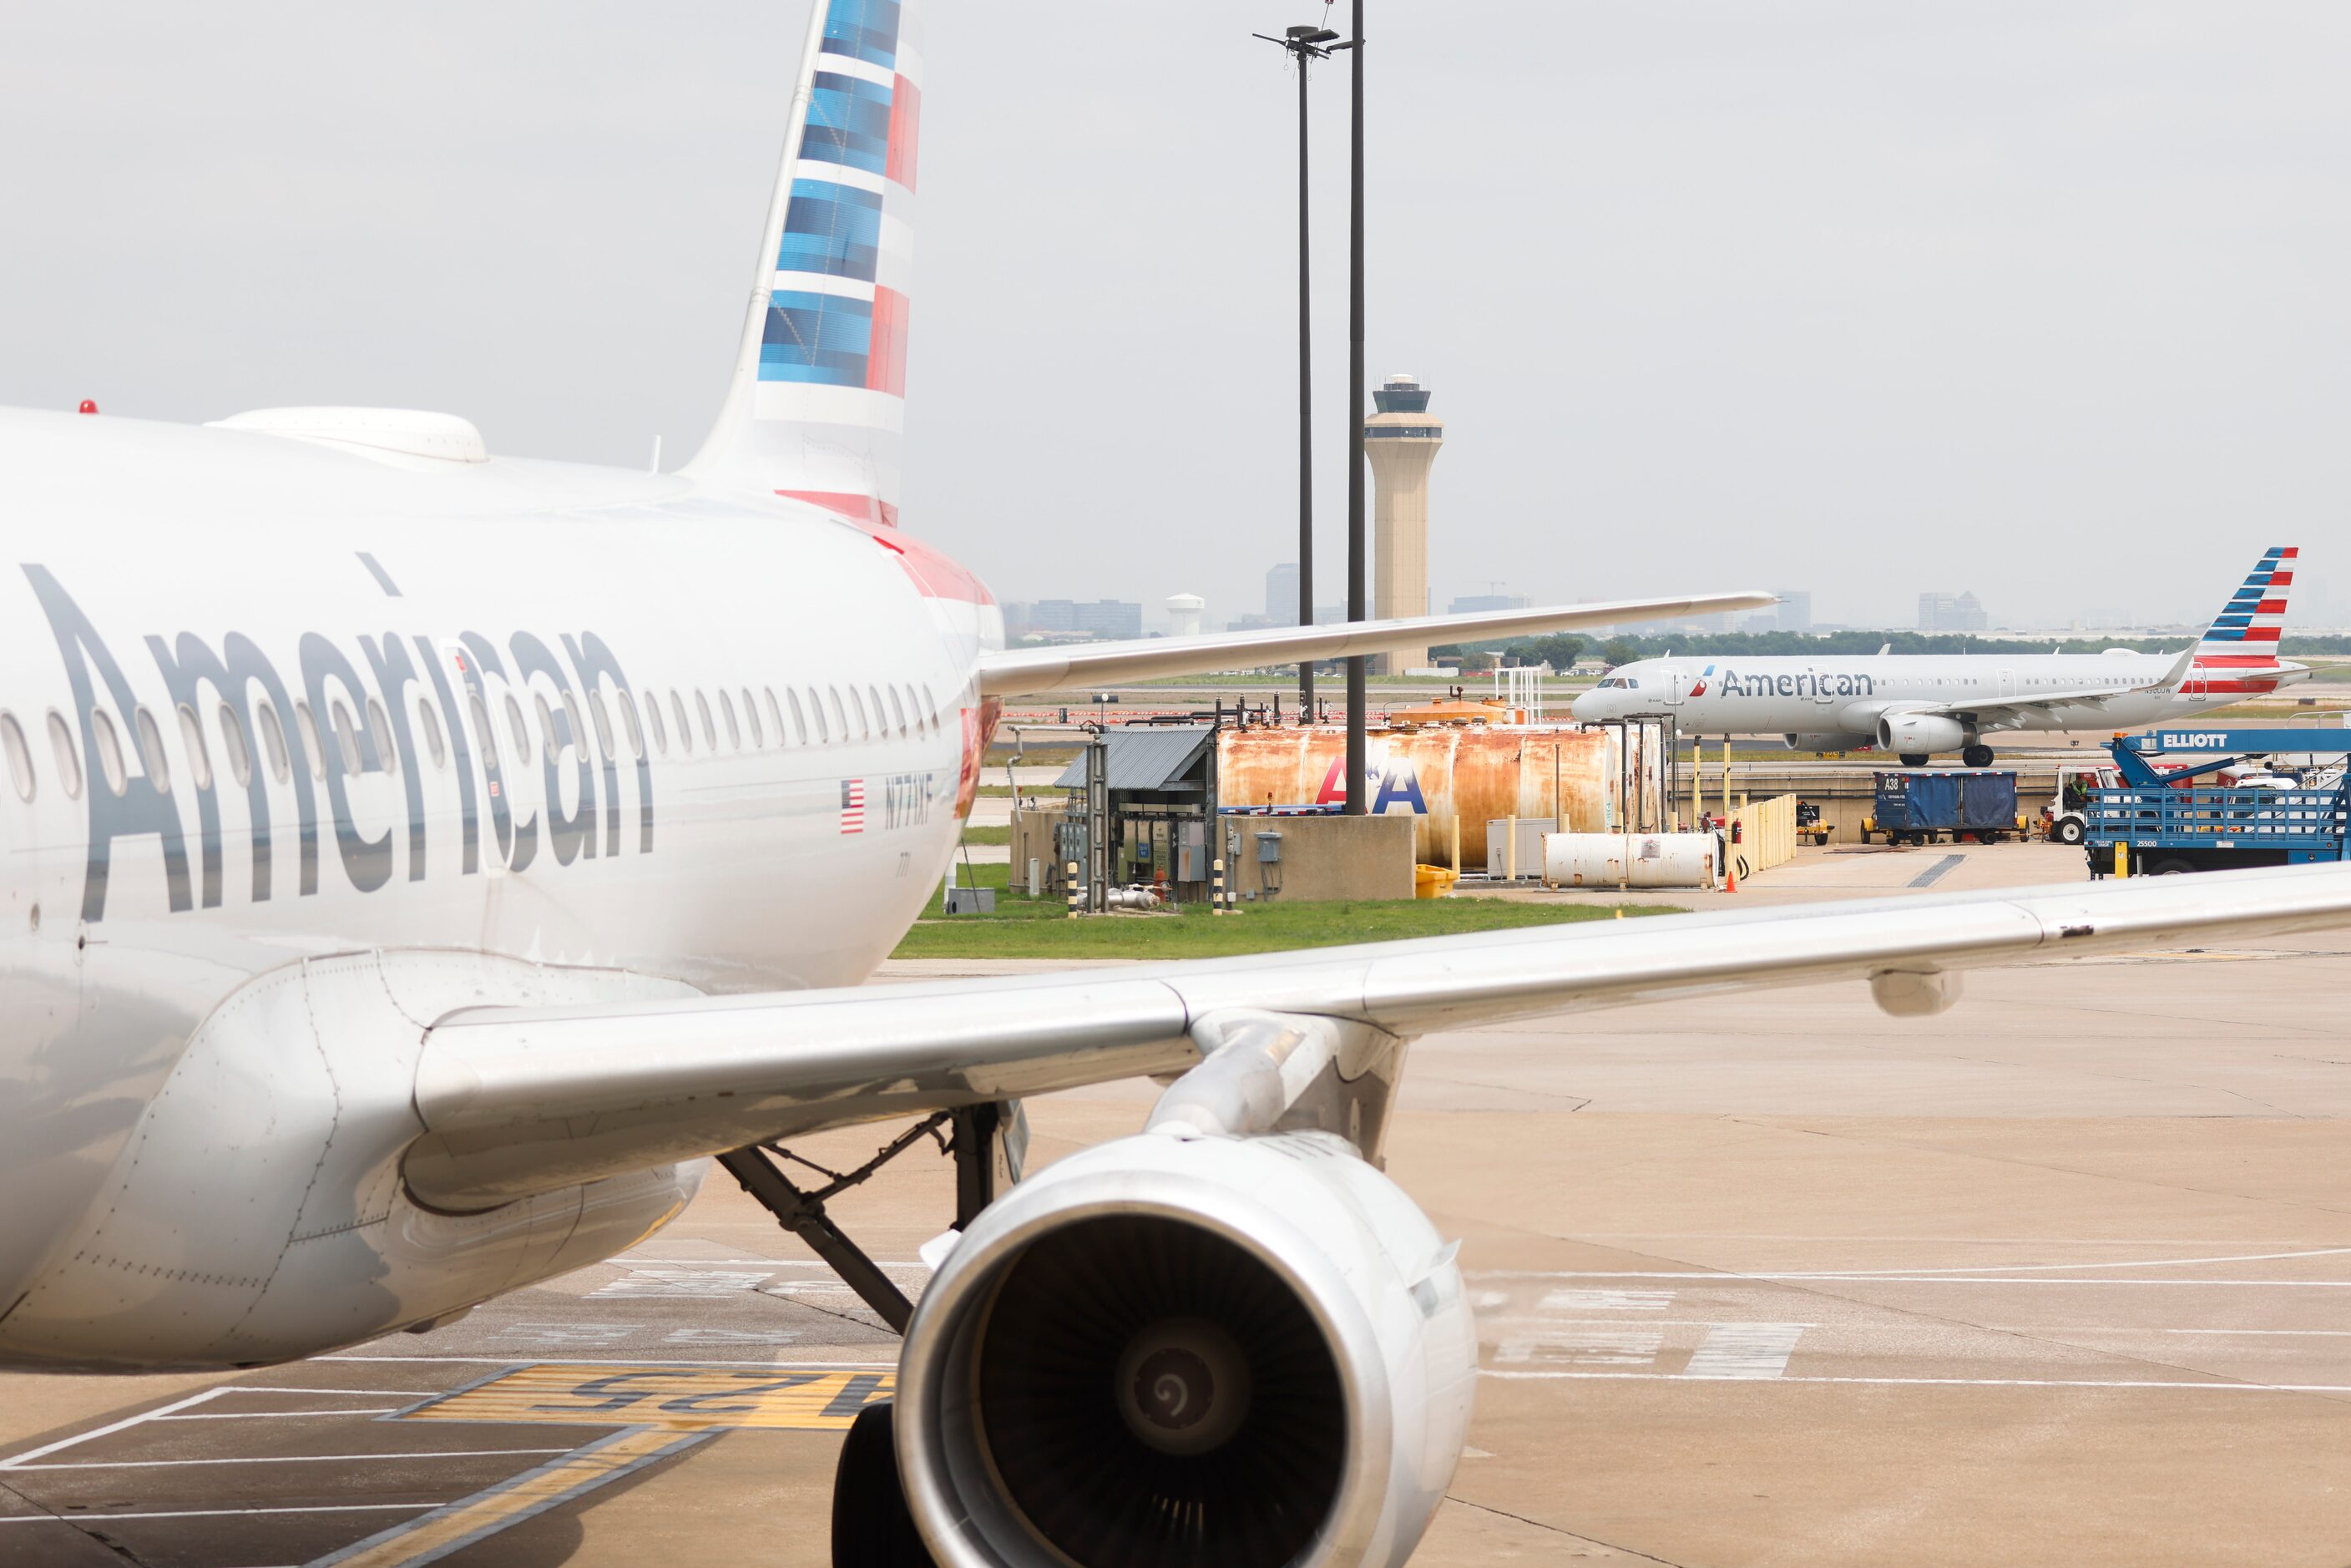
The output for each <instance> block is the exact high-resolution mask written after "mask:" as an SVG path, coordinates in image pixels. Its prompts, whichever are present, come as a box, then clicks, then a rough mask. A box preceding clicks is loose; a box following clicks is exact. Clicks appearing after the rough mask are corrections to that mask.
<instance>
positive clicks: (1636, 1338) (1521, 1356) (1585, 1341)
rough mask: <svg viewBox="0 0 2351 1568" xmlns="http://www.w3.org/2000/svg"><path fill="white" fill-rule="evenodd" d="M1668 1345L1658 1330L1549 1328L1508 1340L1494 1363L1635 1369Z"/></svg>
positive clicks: (1500, 1349)
mask: <svg viewBox="0 0 2351 1568" xmlns="http://www.w3.org/2000/svg"><path fill="white" fill-rule="evenodd" d="M1665 1343H1666V1336H1665V1334H1664V1333H1662V1332H1661V1331H1659V1330H1656V1329H1646V1328H1643V1329H1586V1330H1584V1331H1583V1332H1581V1333H1578V1332H1575V1331H1573V1330H1570V1329H1562V1330H1560V1331H1552V1330H1551V1329H1549V1328H1545V1329H1543V1330H1541V1331H1540V1332H1538V1333H1531V1334H1513V1335H1511V1336H1510V1337H1508V1338H1506V1339H1504V1340H1503V1341H1502V1342H1501V1343H1499V1345H1497V1346H1496V1347H1495V1349H1494V1359H1495V1360H1496V1361H1499V1362H1501V1363H1503V1364H1506V1365H1508V1364H1514V1363H1524V1362H1531V1361H1541V1362H1552V1363H1556V1362H1573V1363H1577V1364H1596V1365H1601V1366H1635V1365H1640V1364H1646V1363H1649V1362H1653V1361H1655V1360H1656V1359H1657V1352H1658V1351H1660V1350H1662V1349H1664V1348H1665Z"/></svg>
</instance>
